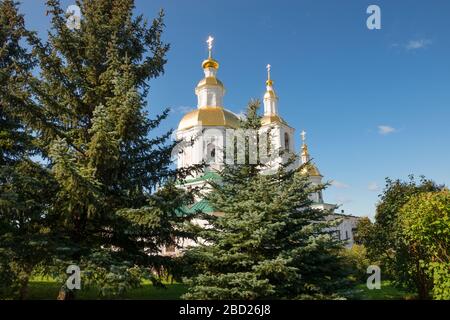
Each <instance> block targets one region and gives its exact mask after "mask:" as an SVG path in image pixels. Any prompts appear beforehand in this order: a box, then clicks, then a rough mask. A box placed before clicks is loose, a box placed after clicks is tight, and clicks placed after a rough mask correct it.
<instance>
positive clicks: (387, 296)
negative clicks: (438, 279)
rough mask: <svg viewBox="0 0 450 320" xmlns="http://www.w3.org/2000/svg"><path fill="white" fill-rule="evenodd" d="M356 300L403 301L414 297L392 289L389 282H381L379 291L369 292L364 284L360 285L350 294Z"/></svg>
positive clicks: (392, 286) (394, 288)
mask: <svg viewBox="0 0 450 320" xmlns="http://www.w3.org/2000/svg"><path fill="white" fill-rule="evenodd" d="M352 298H353V299H356V300H405V299H408V300H409V299H413V298H414V295H413V294H411V293H408V292H406V291H403V290H401V289H398V288H396V287H394V285H393V284H392V283H391V282H390V281H382V282H381V289H374V290H369V289H368V288H367V286H366V284H360V285H358V286H356V288H355V289H354V290H353V292H352Z"/></svg>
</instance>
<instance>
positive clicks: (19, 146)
mask: <svg viewBox="0 0 450 320" xmlns="http://www.w3.org/2000/svg"><path fill="white" fill-rule="evenodd" d="M30 36H31V33H29V32H28V31H27V30H26V29H25V26H24V19H23V16H22V15H20V14H19V13H18V10H17V3H15V2H14V1H10V0H3V1H1V2H0V295H5V296H11V295H16V294H17V295H18V296H19V297H20V298H21V299H24V298H26V295H27V289H28V280H29V278H30V276H31V274H32V272H33V270H35V268H36V267H37V266H39V265H41V264H42V263H43V262H45V261H46V260H48V259H49V257H50V253H51V245H50V239H49V229H48V215H47V210H48V205H49V199H50V198H51V195H52V193H53V192H54V188H53V187H52V183H51V178H50V175H49V172H48V170H47V169H46V168H43V167H42V166H41V165H40V164H38V163H35V162H33V161H32V156H36V155H37V154H38V151H37V149H36V147H35V145H34V138H33V136H32V134H31V133H30V132H29V130H28V128H27V127H26V126H24V125H23V123H22V122H21V121H20V119H19V118H18V117H17V111H18V110H21V109H24V108H25V106H26V105H27V104H29V103H30V101H31V95H30V92H29V87H28V85H27V79H28V77H30V72H31V70H32V68H33V64H34V59H33V58H32V56H31V54H30V53H29V52H28V51H27V50H26V49H25V48H24V47H22V46H21V41H26V40H27V38H29V37H30Z"/></svg>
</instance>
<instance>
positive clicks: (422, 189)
mask: <svg viewBox="0 0 450 320" xmlns="http://www.w3.org/2000/svg"><path fill="white" fill-rule="evenodd" d="M442 189H443V186H438V185H436V184H435V183H434V182H433V181H431V180H427V179H425V178H424V177H421V178H420V180H419V181H418V182H417V181H416V180H415V179H414V177H413V176H410V180H409V181H401V180H395V181H393V180H390V179H386V187H385V190H384V192H383V194H382V195H380V202H379V204H378V205H377V212H376V216H375V223H373V224H371V223H370V221H362V222H361V223H360V224H359V225H358V229H357V236H356V239H357V241H358V242H360V243H362V244H364V246H365V247H366V248H367V252H368V256H369V258H370V259H371V260H372V261H374V262H379V263H380V265H381V268H382V272H383V273H384V274H385V275H386V276H390V278H391V279H392V281H393V282H394V283H395V284H396V285H399V286H402V287H404V288H406V289H408V290H416V292H417V293H418V295H419V297H420V298H422V299H426V298H428V297H429V293H430V290H431V288H432V285H433V284H432V280H431V278H430V277H429V276H428V274H427V272H426V270H425V269H424V268H423V267H422V266H421V263H420V261H421V260H423V259H426V252H424V251H423V250H422V249H420V248H418V250H411V249H412V248H411V247H410V246H409V245H408V243H407V242H406V241H405V235H404V233H403V231H404V228H403V225H402V223H401V221H400V218H399V216H400V212H401V210H402V208H403V206H404V205H405V204H406V203H407V202H408V201H409V200H410V199H411V198H413V197H415V196H417V195H419V194H422V193H427V192H437V191H440V190H442Z"/></svg>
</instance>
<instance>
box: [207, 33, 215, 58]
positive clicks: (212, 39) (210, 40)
mask: <svg viewBox="0 0 450 320" xmlns="http://www.w3.org/2000/svg"><path fill="white" fill-rule="evenodd" d="M213 41H214V38H213V37H211V36H209V37H208V40H206V43H207V44H208V51H209V57H210V58H211V51H212V47H213Z"/></svg>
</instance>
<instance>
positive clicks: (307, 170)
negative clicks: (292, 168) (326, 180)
mask: <svg viewBox="0 0 450 320" xmlns="http://www.w3.org/2000/svg"><path fill="white" fill-rule="evenodd" d="M300 168H301V169H300V173H301V174H304V175H307V176H311V177H321V176H322V175H321V174H320V171H319V169H317V167H316V166H315V165H314V164H313V163H311V162H310V163H307V164H305V165H303V166H301V167H300Z"/></svg>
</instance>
